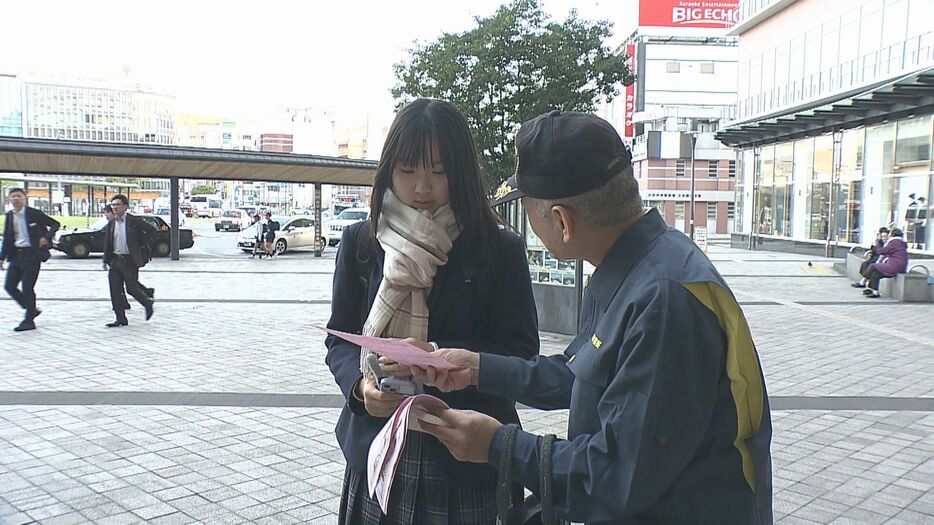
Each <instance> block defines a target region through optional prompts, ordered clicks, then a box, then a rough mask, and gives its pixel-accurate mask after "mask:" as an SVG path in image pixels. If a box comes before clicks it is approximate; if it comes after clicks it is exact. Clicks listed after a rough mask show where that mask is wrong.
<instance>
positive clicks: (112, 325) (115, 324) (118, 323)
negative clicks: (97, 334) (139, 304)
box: [104, 321, 130, 328]
mask: <svg viewBox="0 0 934 525" xmlns="http://www.w3.org/2000/svg"><path fill="white" fill-rule="evenodd" d="M128 324H130V323H129V321H114V322H112V323H107V324H105V325H104V326H106V327H107V328H117V327H118V326H126V325H128Z"/></svg>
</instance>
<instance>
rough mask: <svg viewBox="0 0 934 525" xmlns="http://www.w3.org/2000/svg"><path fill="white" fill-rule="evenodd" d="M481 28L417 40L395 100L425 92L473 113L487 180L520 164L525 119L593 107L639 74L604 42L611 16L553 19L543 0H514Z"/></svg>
mask: <svg viewBox="0 0 934 525" xmlns="http://www.w3.org/2000/svg"><path fill="white" fill-rule="evenodd" d="M476 22H477V27H475V28H473V29H471V30H469V31H466V32H463V33H456V34H451V33H445V34H443V35H441V36H440V37H439V38H438V39H437V40H435V41H434V42H431V43H428V44H423V45H416V47H415V48H414V49H410V50H409V54H410V56H409V57H408V59H407V61H404V62H400V63H398V64H396V65H395V66H394V70H395V74H396V78H397V80H398V83H397V84H396V86H395V87H394V88H393V89H392V94H393V97H394V98H395V99H396V101H397V106H398V107H401V106H403V105H404V104H405V103H406V102H409V101H411V100H413V99H415V98H419V97H431V98H439V99H443V100H447V101H448V102H450V103H452V104H453V105H454V106H456V107H457V108H458V109H459V110H460V111H461V112H462V113H463V114H464V116H465V117H466V118H467V122H468V124H469V125H470V127H471V130H472V131H473V133H474V140H476V142H477V147H478V149H479V150H480V157H481V158H480V164H481V167H482V169H483V172H484V174H485V176H486V178H487V183H488V184H489V187H491V188H495V187H496V186H498V185H499V184H500V182H502V181H503V180H504V179H506V178H507V177H508V176H509V175H510V174H512V173H513V172H514V171H515V165H516V159H515V147H514V145H513V139H514V137H515V133H516V132H517V131H518V129H519V126H520V125H521V124H522V122H524V121H526V120H529V119H531V118H533V117H535V116H536V115H539V114H541V113H545V112H547V111H550V110H553V109H560V110H562V111H583V112H591V111H593V110H594V109H595V108H596V104H597V102H598V101H599V100H600V99H601V97H603V98H605V99H606V100H608V101H609V100H612V99H613V97H615V96H617V95H618V94H619V89H620V87H622V86H623V85H628V84H631V83H632V82H633V81H634V80H635V79H634V77H633V75H632V72H631V71H630V70H629V68H628V67H627V66H626V56H625V55H622V54H616V53H614V52H613V51H612V50H611V49H610V48H609V47H607V46H606V45H604V42H605V40H606V39H607V38H608V37H610V36H611V35H612V33H611V28H612V24H611V23H610V22H608V21H596V22H591V21H586V20H581V19H579V18H578V17H577V12H576V11H572V12H571V14H570V15H569V17H568V18H567V20H565V21H564V22H562V23H558V22H555V21H553V20H551V19H550V17H548V15H546V14H545V13H544V12H543V11H542V8H541V3H540V2H539V0H512V2H511V3H509V4H506V5H503V6H501V7H500V8H499V9H498V10H497V11H496V13H494V14H493V15H492V16H490V17H488V18H477V20H476Z"/></svg>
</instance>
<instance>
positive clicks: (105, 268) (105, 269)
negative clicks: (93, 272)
mask: <svg viewBox="0 0 934 525" xmlns="http://www.w3.org/2000/svg"><path fill="white" fill-rule="evenodd" d="M109 269H110V266H108V265H107V263H104V271H105V272H106V271H107V270H109Z"/></svg>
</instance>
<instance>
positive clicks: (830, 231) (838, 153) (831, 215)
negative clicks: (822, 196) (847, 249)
mask: <svg viewBox="0 0 934 525" xmlns="http://www.w3.org/2000/svg"><path fill="white" fill-rule="evenodd" d="M842 143H843V133H842V132H840V131H835V132H834V134H833V167H832V168H831V170H830V198H829V200H828V205H827V245H826V246H825V247H824V257H833V252H834V248H835V247H836V241H834V231H835V230H836V228H837V226H836V221H835V220H834V219H835V217H836V216H837V214H836V213H835V210H834V206H835V204H834V200H835V199H834V197H835V196H836V193H837V185H838V184H839V183H840V168H841V165H842V164H843V147H842Z"/></svg>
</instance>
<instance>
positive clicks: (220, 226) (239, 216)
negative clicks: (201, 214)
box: [214, 210, 253, 232]
mask: <svg viewBox="0 0 934 525" xmlns="http://www.w3.org/2000/svg"><path fill="white" fill-rule="evenodd" d="M252 222H253V220H252V219H250V216H249V215H248V214H247V212H245V211H243V210H226V211H225V212H223V213H221V216H220V217H218V218H217V220H216V221H214V231H216V232H219V231H221V230H224V231H225V232H229V231H235V232H238V231H240V230H242V229H244V228H248V227H249V226H250V224H251V223H252Z"/></svg>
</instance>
